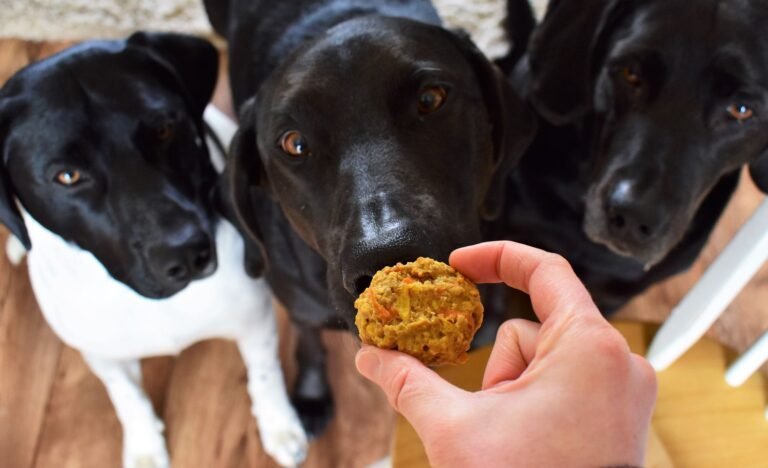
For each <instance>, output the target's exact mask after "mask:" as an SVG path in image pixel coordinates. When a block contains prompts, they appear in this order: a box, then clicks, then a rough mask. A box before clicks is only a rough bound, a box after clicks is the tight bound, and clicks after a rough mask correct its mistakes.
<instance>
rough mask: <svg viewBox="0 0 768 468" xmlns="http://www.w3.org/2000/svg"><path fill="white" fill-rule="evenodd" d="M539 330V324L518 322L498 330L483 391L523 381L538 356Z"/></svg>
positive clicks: (512, 322) (515, 321) (487, 367)
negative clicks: (517, 380) (518, 380)
mask: <svg viewBox="0 0 768 468" xmlns="http://www.w3.org/2000/svg"><path fill="white" fill-rule="evenodd" d="M540 327H541V325H539V324H538V323H534V322H530V321H528V320H519V319H518V320H509V321H507V322H504V323H503V324H502V325H501V327H499V331H498V333H497V334H496V343H495V344H494V345H493V350H492V351H491V357H490V358H489V359H488V364H487V365H486V367H485V375H484V376H483V390H486V389H488V388H491V387H493V386H495V385H497V384H499V383H501V382H507V381H510V380H515V379H517V378H518V377H520V374H522V373H523V371H525V369H526V368H527V367H528V364H529V363H530V362H531V360H533V356H534V355H535V353H536V337H537V336H538V334H539V328H540Z"/></svg>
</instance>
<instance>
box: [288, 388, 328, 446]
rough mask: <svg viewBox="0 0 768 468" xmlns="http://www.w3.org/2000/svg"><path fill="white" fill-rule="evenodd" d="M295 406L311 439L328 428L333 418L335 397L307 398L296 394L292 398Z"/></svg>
mask: <svg viewBox="0 0 768 468" xmlns="http://www.w3.org/2000/svg"><path fill="white" fill-rule="evenodd" d="M291 403H292V404H293V407H294V408H296V412H297V413H299V418H300V419H301V425H302V426H304V430H305V431H306V432H307V435H308V436H309V438H310V439H313V438H315V437H319V436H320V435H322V434H323V432H324V431H325V430H326V429H327V428H328V424H330V422H331V419H333V409H334V408H333V398H332V397H331V395H327V396H325V397H322V398H306V397H302V396H301V395H294V396H293V397H292V398H291Z"/></svg>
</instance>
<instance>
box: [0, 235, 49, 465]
mask: <svg viewBox="0 0 768 468" xmlns="http://www.w3.org/2000/svg"><path fill="white" fill-rule="evenodd" d="M6 238H7V231H6V230H5V228H4V227H3V228H0V245H1V246H5V240H6ZM4 252H5V251H4V250H3V251H2V254H1V255H0V257H2V258H0V461H2V463H0V464H2V465H3V466H9V467H21V468H23V467H28V466H32V464H33V461H34V458H35V451H36V449H37V445H38V438H39V435H40V433H41V431H42V427H43V421H44V419H45V413H46V403H47V401H48V398H49V395H50V393H51V388H52V385H53V381H54V377H55V375H56V368H57V366H58V361H59V353H60V350H61V347H62V345H61V342H60V341H59V339H58V338H57V337H56V336H55V335H54V334H53V332H52V331H51V329H50V328H49V327H48V325H47V324H46V323H45V320H44V318H43V316H42V314H41V313H40V310H39V308H38V306H37V302H36V301H35V299H34V297H33V295H32V291H31V286H30V284H29V278H28V276H27V268H26V265H22V266H20V267H13V266H12V265H11V264H10V263H9V262H8V260H7V259H6V257H5V255H4Z"/></svg>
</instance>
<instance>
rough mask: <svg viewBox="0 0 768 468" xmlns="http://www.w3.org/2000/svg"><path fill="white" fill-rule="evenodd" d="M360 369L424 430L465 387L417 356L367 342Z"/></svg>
mask: <svg viewBox="0 0 768 468" xmlns="http://www.w3.org/2000/svg"><path fill="white" fill-rule="evenodd" d="M355 364H356V365H357V370H358V371H359V372H360V373H361V374H363V376H364V377H366V378H367V379H368V380H370V381H372V382H373V383H375V384H376V385H378V386H379V387H380V388H381V389H382V391H384V393H385V394H386V395H387V400H389V404H390V405H392V407H393V408H394V409H395V410H396V411H398V412H399V413H400V414H402V415H403V416H405V418H406V419H408V421H409V422H410V423H411V424H412V425H413V427H414V428H415V429H416V431H417V432H420V431H421V430H422V429H424V428H425V427H426V426H427V425H429V424H430V422H431V421H434V419H435V415H436V414H440V413H441V412H442V411H443V410H444V408H446V405H447V407H452V406H453V405H456V404H457V398H461V396H462V395H463V394H464V392H463V391H462V390H459V389H458V388H456V387H454V386H452V385H451V384H449V383H448V382H446V381H445V380H443V379H442V378H441V377H440V376H439V375H437V374H436V373H435V372H434V371H432V370H431V369H429V368H428V367H426V366H424V364H422V363H421V362H419V361H418V360H417V359H415V358H413V357H411V356H408V355H407V354H403V353H399V352H397V351H385V350H382V349H378V348H375V347H373V346H364V347H363V349H361V350H360V351H359V352H358V353H357V357H356V358H355Z"/></svg>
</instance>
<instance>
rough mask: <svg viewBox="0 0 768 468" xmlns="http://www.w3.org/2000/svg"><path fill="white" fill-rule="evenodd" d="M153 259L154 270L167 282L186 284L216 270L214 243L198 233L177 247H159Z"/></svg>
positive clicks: (205, 235)
mask: <svg viewBox="0 0 768 468" xmlns="http://www.w3.org/2000/svg"><path fill="white" fill-rule="evenodd" d="M153 250H154V252H153V254H152V257H151V260H150V261H151V262H152V263H153V269H154V270H155V272H156V273H157V274H158V275H159V276H161V277H162V278H163V279H165V280H166V281H169V282H171V283H186V282H188V281H191V280H194V279H198V278H203V277H205V276H208V275H210V274H211V273H213V271H214V270H215V269H216V261H215V260H216V258H215V251H214V247H213V243H212V242H211V239H210V238H209V236H208V235H207V234H205V233H203V232H196V233H195V234H194V235H192V236H189V238H187V239H185V240H184V241H183V242H181V243H178V244H176V245H164V246H158V247H156V248H155V249H153Z"/></svg>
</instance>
